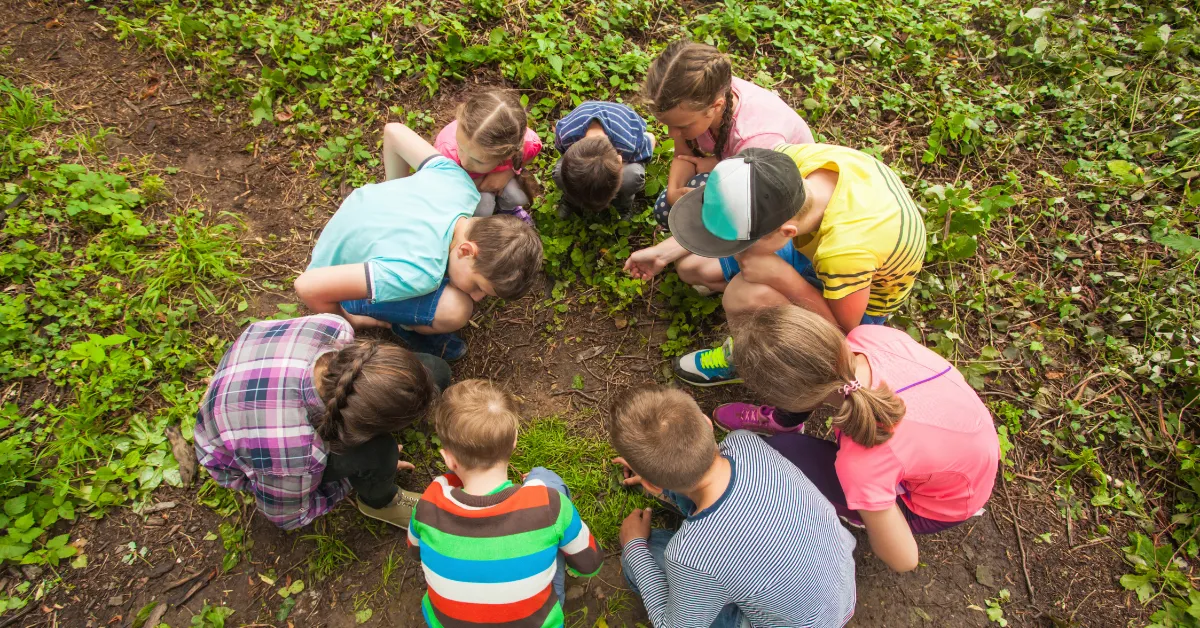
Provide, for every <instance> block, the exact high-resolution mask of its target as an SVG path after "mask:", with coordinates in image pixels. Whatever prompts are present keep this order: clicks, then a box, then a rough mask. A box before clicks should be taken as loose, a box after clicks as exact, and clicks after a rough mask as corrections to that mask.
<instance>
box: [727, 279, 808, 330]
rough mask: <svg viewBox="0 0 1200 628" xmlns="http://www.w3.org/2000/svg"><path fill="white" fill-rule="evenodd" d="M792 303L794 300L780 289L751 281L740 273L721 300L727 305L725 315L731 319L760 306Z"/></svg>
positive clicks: (730, 283) (731, 282)
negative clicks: (789, 298)
mask: <svg viewBox="0 0 1200 628" xmlns="http://www.w3.org/2000/svg"><path fill="white" fill-rule="evenodd" d="M791 304H792V302H791V301H789V300H788V298H787V297H785V296H783V293H781V292H779V291H778V290H775V289H774V288H772V287H770V286H767V285H765V284H761V283H750V282H749V281H746V280H745V279H742V277H741V276H740V275H737V276H734V278H733V280H732V281H730V282H729V286H728V287H727V288H726V289H725V296H724V298H723V299H722V300H721V305H723V306H724V307H725V315H726V316H728V317H729V318H731V319H733V318H736V317H738V316H740V315H743V314H749V313H750V312H753V311H754V310H757V309H759V308H764V307H777V306H780V305H791Z"/></svg>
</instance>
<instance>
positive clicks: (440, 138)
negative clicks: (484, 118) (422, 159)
mask: <svg viewBox="0 0 1200 628" xmlns="http://www.w3.org/2000/svg"><path fill="white" fill-rule="evenodd" d="M457 132H458V120H455V121H453V122H451V123H450V124H447V125H446V126H445V128H443V129H442V130H441V132H440V133H438V134H437V137H436V138H435V139H434V140H433V147H434V148H436V149H437V151H438V152H439V153H441V154H443V155H445V156H447V157H449V158H450V159H453V160H454V163H456V164H458V165H460V166H461V165H462V160H461V159H459V158H458V136H457V135H455V134H456V133H457ZM540 152H542V138H540V137H538V134H537V133H534V132H533V129H529V128H527V129H525V148H524V152H523V153H522V156H521V158H522V159H523V160H524V161H525V163H526V164H528V163H529V161H530V160H531V159H533V158H534V157H536V156H537V154H538V153H540ZM505 170H512V160H511V159H506V160H504V161H503V162H501V163H500V165H499V166H496V167H495V168H493V169H492V172H503V171H505ZM517 172H518V173H519V172H520V170H518V171H517ZM467 174H469V175H471V178H472V179H481V178H483V177H484V176H485V175H483V174H479V173H478V172H469V171H468V173H467ZM486 174H491V173H490V172H489V173H486Z"/></svg>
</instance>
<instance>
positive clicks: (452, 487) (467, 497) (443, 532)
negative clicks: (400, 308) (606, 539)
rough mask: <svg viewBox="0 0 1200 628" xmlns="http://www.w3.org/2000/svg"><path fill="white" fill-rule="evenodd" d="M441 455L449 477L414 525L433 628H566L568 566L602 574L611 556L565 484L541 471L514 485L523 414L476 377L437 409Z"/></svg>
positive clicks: (411, 537)
mask: <svg viewBox="0 0 1200 628" xmlns="http://www.w3.org/2000/svg"><path fill="white" fill-rule="evenodd" d="M433 419H434V426H435V428H436V430H437V435H438V438H439V439H440V440H441V443H442V449H441V450H439V451H440V453H441V455H442V459H443V460H444V461H445V463H446V467H447V468H449V469H450V473H447V474H446V475H443V476H441V477H438V478H437V479H435V480H434V481H433V484H431V485H430V486H429V488H428V489H426V490H425V494H424V495H422V496H421V500H420V502H418V504H417V507H416V509H415V510H414V511H413V517H412V523H411V524H409V526H408V546H409V552H410V554H411V555H412V556H413V557H414V558H417V559H419V560H420V561H421V562H422V565H423V567H424V570H425V581H426V583H427V584H428V585H429V591H428V593H427V594H426V595H425V599H424V600H423V602H422V612H423V613H424V616H425V621H426V623H428V624H429V625H430V626H449V625H455V626H470V625H475V624H479V625H487V626H489V627H500V626H504V627H516V626H529V627H540V626H561V625H563V610H562V602H563V601H564V600H565V599H566V598H565V595H564V589H565V575H566V574H565V569H566V568H569V569H570V570H571V572H572V573H573V574H574V575H577V576H588V577H590V576H593V575H595V574H597V573H599V571H600V566H601V563H602V561H603V560H604V555H603V553H601V551H600V548H599V547H598V546H597V545H596V540H595V539H594V538H592V535H591V533H590V532H589V531H588V527H587V525H586V524H585V523H584V522H583V520H581V519H580V518H579V512H578V511H577V510H576V509H575V505H574V504H572V503H571V499H570V493H569V491H568V490H567V487H566V485H565V484H564V483H563V480H562V478H560V477H558V476H557V475H555V474H554V473H553V472H552V471H549V470H547V469H545V468H542V467H535V468H534V469H533V470H531V471H530V472H529V473H528V474H527V475H526V477H525V481H524V483H523V484H519V485H518V484H513V483H512V482H510V481H509V480H508V460H509V457H510V456H511V455H512V452H513V449H514V448H515V447H516V443H517V429H518V426H519V424H520V420H521V419H520V416H519V415H518V413H517V408H516V403H515V402H514V401H513V398H512V397H511V396H510V395H508V394H506V393H505V392H503V391H502V390H500V389H499V388H498V387H497V386H496V385H495V384H493V383H491V382H488V381H485V380H479V379H470V380H466V381H463V382H459V383H457V384H454V385H453V386H451V387H449V388H447V389H446V392H445V393H443V395H442V400H441V402H440V403H439V404H438V405H437V406H436V407H435V409H434V414H433Z"/></svg>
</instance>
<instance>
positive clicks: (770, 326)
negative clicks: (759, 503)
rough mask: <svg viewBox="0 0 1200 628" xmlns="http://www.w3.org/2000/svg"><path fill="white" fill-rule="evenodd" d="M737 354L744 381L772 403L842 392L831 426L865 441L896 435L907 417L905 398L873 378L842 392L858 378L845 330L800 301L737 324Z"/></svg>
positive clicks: (789, 405)
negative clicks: (798, 304)
mask: <svg viewBox="0 0 1200 628" xmlns="http://www.w3.org/2000/svg"><path fill="white" fill-rule="evenodd" d="M733 346H734V352H733V360H734V364H735V365H736V366H737V370H738V373H740V374H741V376H742V377H743V378H744V379H745V381H746V386H748V387H749V388H750V389H751V390H753V391H754V392H755V393H757V394H758V395H759V396H761V397H762V398H763V400H764V401H766V402H767V403H768V404H771V405H773V406H777V407H779V408H783V409H784V410H790V411H793V412H805V411H808V410H813V409H815V408H817V407H818V406H820V405H821V404H822V403H823V402H824V401H825V400H826V399H827V398H828V397H830V396H831V395H834V394H835V393H836V394H837V396H839V397H841V399H842V401H841V404H840V405H839V406H838V408H837V414H835V415H834V417H833V426H834V427H836V428H837V429H839V430H841V431H842V433H843V434H845V435H846V436H848V437H850V440H853V441H854V442H856V443H858V444H859V445H862V446H863V447H874V446H876V445H879V444H882V443H885V442H887V440H888V439H889V438H891V437H892V429H893V428H894V427H895V425H896V424H897V423H899V422H900V420H901V419H903V418H904V401H903V400H902V399H900V398H899V397H897V396H896V395H895V394H894V393H893V392H892V389H891V388H888V386H887V385H886V384H881V385H880V386H878V387H877V388H871V387H870V382H867V383H865V384H864V385H863V386H862V387H860V388H858V389H857V390H853V391H851V392H849V393H843V392H842V387H843V386H846V385H848V384H850V383H851V382H852V381H855V377H854V353H853V352H851V351H850V345H848V344H846V338H845V336H843V335H842V332H841V330H839V329H838V328H837V327H835V326H834V324H833V323H830V322H829V321H827V320H825V319H824V318H821V316H819V315H817V314H814V313H812V312H809V311H808V310H805V309H803V308H800V307H796V306H783V307H776V308H763V309H760V310H758V311H756V312H753V313H751V314H749V315H746V316H744V317H742V319H741V320H740V321H739V322H738V323H737V324H736V325H735V326H734V331H733Z"/></svg>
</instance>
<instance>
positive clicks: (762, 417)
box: [738, 406, 771, 425]
mask: <svg viewBox="0 0 1200 628" xmlns="http://www.w3.org/2000/svg"><path fill="white" fill-rule="evenodd" d="M738 419H739V420H741V422H742V423H754V424H757V425H766V424H767V423H770V421H771V420H770V418H768V417H767V415H766V414H764V413H763V411H762V407H761V406H750V407H749V408H746V409H745V410H742V411H741V413H740V414H738Z"/></svg>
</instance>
